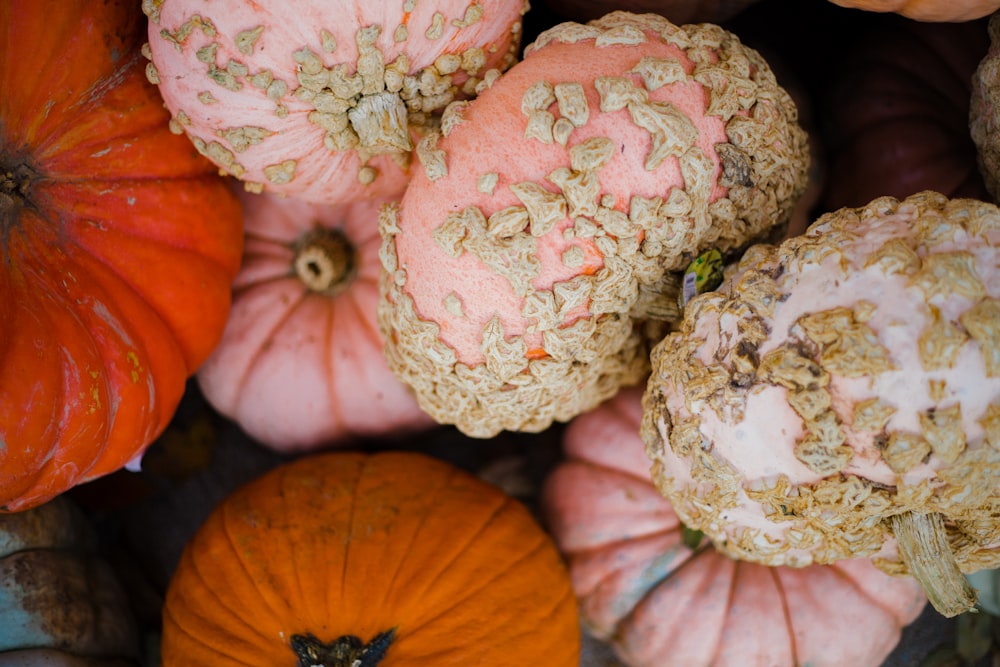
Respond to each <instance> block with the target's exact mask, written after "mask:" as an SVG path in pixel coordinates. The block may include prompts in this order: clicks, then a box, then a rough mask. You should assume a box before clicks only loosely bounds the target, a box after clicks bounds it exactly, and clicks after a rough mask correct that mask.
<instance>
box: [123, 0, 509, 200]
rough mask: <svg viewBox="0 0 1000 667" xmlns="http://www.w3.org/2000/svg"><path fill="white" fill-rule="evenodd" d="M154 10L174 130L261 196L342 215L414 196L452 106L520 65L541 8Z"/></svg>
mask: <svg viewBox="0 0 1000 667" xmlns="http://www.w3.org/2000/svg"><path fill="white" fill-rule="evenodd" d="M142 7H143V10H144V11H145V13H146V15H147V16H148V17H149V49H148V52H147V55H148V57H149V58H150V60H151V62H150V63H149V67H148V69H147V75H148V76H149V78H150V80H151V81H153V82H154V83H157V84H158V85H159V89H160V93H161V95H162V96H163V99H164V101H165V102H166V105H167V108H168V109H169V110H170V112H171V114H172V115H173V123H172V126H173V128H174V129H175V130H176V131H177V132H184V133H186V134H187V135H188V136H189V137H190V138H191V140H192V141H193V142H194V144H195V146H197V148H198V150H200V151H201V152H202V153H204V154H205V155H207V156H208V157H209V158H211V159H212V160H213V161H214V162H215V163H216V164H217V165H219V167H220V168H221V169H222V170H224V171H225V172H227V173H229V174H232V175H234V176H236V177H237V178H239V179H240V180H242V181H244V182H245V184H246V187H247V188H248V189H250V190H252V191H255V192H260V191H263V190H267V191H270V192H280V193H283V194H288V195H295V196H298V197H301V198H303V199H306V200H308V201H312V202H317V203H325V204H336V203H344V202H347V201H353V200H357V199H362V198H367V197H377V196H393V195H397V194H399V193H400V192H401V191H402V189H403V188H404V187H405V184H406V179H407V173H408V172H409V168H410V158H411V151H412V148H413V144H414V143H415V142H416V141H418V140H419V138H420V137H421V136H422V134H423V132H425V131H426V129H427V128H428V127H433V126H435V125H436V124H437V122H438V117H439V116H440V112H441V110H442V109H443V108H444V106H445V105H446V104H448V102H450V101H452V100H453V99H456V98H464V97H469V96H470V95H473V94H474V92H475V87H476V84H477V83H478V82H479V81H480V80H481V79H482V78H483V77H484V76H487V75H488V74H489V73H491V72H493V73H495V72H497V71H501V70H504V69H506V68H507V67H509V66H510V65H511V64H512V63H513V62H514V61H515V60H516V56H517V51H518V49H519V47H520V37H521V16H522V15H523V14H524V12H525V11H526V10H527V2H526V1H525V0H476V1H475V2H468V1H466V0H458V1H443V2H416V1H415V0H397V1H394V2H391V3H390V2H355V1H354V0H308V1H306V2H287V1H286V0H258V1H257V2H242V1H239V0H226V1H219V0H143V3H142ZM490 75H492V74H490Z"/></svg>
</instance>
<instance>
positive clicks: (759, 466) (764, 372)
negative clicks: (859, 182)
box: [643, 192, 1000, 574]
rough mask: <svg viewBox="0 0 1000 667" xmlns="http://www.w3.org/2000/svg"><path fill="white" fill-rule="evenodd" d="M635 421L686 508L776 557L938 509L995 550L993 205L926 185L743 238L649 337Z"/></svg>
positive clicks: (963, 554) (999, 374) (974, 565)
mask: <svg viewBox="0 0 1000 667" xmlns="http://www.w3.org/2000/svg"><path fill="white" fill-rule="evenodd" d="M644 400H645V409H646V414H647V418H646V420H645V423H644V426H643V437H644V439H645V441H646V443H647V446H648V450H649V454H650V456H651V457H652V458H653V459H654V462H655V465H654V475H655V477H656V479H657V483H658V486H659V487H660V489H661V491H662V492H663V493H664V494H665V495H667V496H668V497H669V498H670V499H671V501H672V503H673V504H674V507H675V508H676V510H677V512H678V514H679V515H680V516H681V517H682V519H683V520H684V521H685V523H687V524H689V525H690V526H692V527H694V528H698V529H701V530H703V531H705V532H706V533H707V534H708V535H709V536H710V537H711V538H712V539H713V540H715V542H716V543H717V544H718V545H720V548H721V549H722V550H724V551H725V552H727V553H729V554H731V555H733V556H735V557H739V558H746V559H749V560H753V561H757V562H763V563H767V564H771V565H781V564H788V565H799V566H801V565H807V564H809V563H814V562H815V563H830V562H833V561H836V560H838V559H842V558H850V557H855V556H865V555H871V556H874V557H875V559H876V563H877V564H878V565H879V567H882V568H883V569H885V570H887V571H889V572H892V573H897V574H899V573H904V572H906V571H907V569H906V567H905V566H904V565H903V563H902V562H900V560H899V559H898V558H897V555H896V553H895V541H894V539H893V538H892V536H891V533H890V532H889V529H888V527H887V524H886V519H888V518H889V517H890V516H892V515H896V514H900V513H903V512H914V513H939V514H941V515H942V516H943V517H944V519H945V529H946V533H947V538H948V542H949V546H950V548H951V550H952V552H953V553H954V555H955V559H956V561H957V564H958V566H959V567H960V568H961V569H962V570H963V571H966V572H971V571H975V570H979V569H983V568H987V567H996V566H997V564H998V563H1000V524H998V523H997V520H996V517H997V510H998V503H1000V498H998V495H997V493H996V490H997V480H998V479H1000V210H998V209H997V208H996V207H995V206H993V205H990V204H987V203H984V202H981V201H977V200H971V199H955V200H948V199H947V198H945V197H944V196H942V195H939V194H936V193H931V192H925V193H921V194H919V195H914V196H912V197H909V198H907V199H906V200H903V201H898V200H896V199H892V198H888V197H886V198H881V199H877V200H875V201H873V202H872V203H870V204H869V205H868V206H867V207H865V208H859V209H842V210H840V211H837V212H834V213H829V214H827V215H825V216H823V217H822V218H820V220H818V221H817V222H816V223H815V224H814V225H813V226H812V227H811V228H810V229H809V231H808V232H807V233H806V234H805V235H803V236H800V237H795V238H792V239H789V240H787V241H785V242H784V243H782V244H781V246H778V247H775V246H765V245H761V246H756V247H755V248H753V249H751V250H750V251H749V252H748V253H747V254H746V255H745V256H744V258H743V260H742V261H741V262H740V264H739V265H738V267H737V268H736V269H735V270H734V272H733V273H732V275H731V276H730V277H729V278H728V279H727V280H726V282H725V283H724V285H723V287H722V288H720V290H719V291H718V292H715V293H710V294H705V295H702V296H700V297H697V298H696V299H695V300H693V301H692V302H691V303H690V304H689V305H688V308H687V309H686V311H685V315H684V321H683V323H682V325H681V327H680V329H679V331H678V332H676V333H674V334H671V335H670V336H669V337H668V338H666V339H665V340H664V341H663V342H662V343H661V344H659V345H658V346H657V347H656V348H655V349H654V356H653V375H652V377H651V378H650V381H649V384H648V387H647V392H646V396H645V399H644Z"/></svg>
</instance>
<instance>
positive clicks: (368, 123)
mask: <svg viewBox="0 0 1000 667" xmlns="http://www.w3.org/2000/svg"><path fill="white" fill-rule="evenodd" d="M347 118H348V120H350V121H351V127H352V128H354V132H355V133H356V134H357V135H358V140H359V142H360V148H361V149H362V152H363V153H364V154H366V155H377V154H380V153H409V152H410V151H411V150H413V142H412V141H411V139H410V127H409V124H408V122H407V111H406V103H405V102H403V100H402V98H401V97H400V96H399V95H397V94H396V93H390V92H389V91H381V92H377V93H372V94H370V95H364V96H363V97H362V98H361V99H360V100H358V103H357V105H356V106H354V107H353V108H352V109H351V110H350V111H348V112H347Z"/></svg>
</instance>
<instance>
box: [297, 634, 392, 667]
mask: <svg viewBox="0 0 1000 667" xmlns="http://www.w3.org/2000/svg"><path fill="white" fill-rule="evenodd" d="M395 638H396V629H395V628H393V629H391V630H387V631H386V632H380V633H379V634H377V635H375V637H373V638H372V640H371V641H370V642H368V643H367V644H366V643H365V642H364V641H362V640H361V639H359V638H358V637H355V636H354V635H343V636H341V637H338V638H337V639H335V640H333V641H332V642H330V643H329V644H327V643H324V642H322V641H320V640H319V639H317V638H316V637H315V636H313V635H312V634H305V635H292V638H291V641H290V645H291V648H292V651H294V652H295V656H296V657H297V658H298V659H299V662H298V667H376V665H378V664H379V663H380V662H382V658H384V657H385V654H386V651H388V650H389V646H390V644H392V642H393V640H394V639H395Z"/></svg>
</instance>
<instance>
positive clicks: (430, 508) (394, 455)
mask: <svg viewBox="0 0 1000 667" xmlns="http://www.w3.org/2000/svg"><path fill="white" fill-rule="evenodd" d="M161 646H162V664H163V667H175V666H178V665H183V666H184V667H202V666H204V667H208V666H211V667H236V666H245V665H288V666H291V665H294V664H296V658H297V659H298V661H299V662H298V664H300V665H318V664H323V665H326V667H334V666H335V665H364V666H366V667H374V665H379V666H380V667H398V666H401V665H435V667H448V666H452V665H454V666H459V665H461V666H462V667H466V666H468V665H490V666H496V667H502V666H505V665H507V666H510V667H513V666H515V665H526V664H539V665H541V664H544V665H547V666H552V667H571V666H573V667H575V666H576V665H578V664H579V660H580V637H579V623H578V615H577V610H576V602H575V598H574V596H573V591H572V589H571V587H570V583H569V577H568V576H567V573H566V570H565V567H564V565H563V563H562V561H561V559H560V557H559V554H558V552H557V551H556V549H555V546H554V545H553V543H552V541H551V539H550V538H549V536H548V535H547V534H546V533H545V532H544V531H543V530H542V529H541V527H540V526H539V525H538V524H537V523H536V522H535V520H534V518H533V517H532V516H531V514H530V513H529V512H528V511H527V509H526V508H525V507H524V506H523V505H522V504H520V503H519V502H517V501H515V500H513V499H511V498H510V497H509V496H507V495H506V494H504V493H503V492H501V491H500V490H499V489H498V488H497V487H495V486H492V485H490V484H487V483H486V482H483V481H481V480H479V479H478V478H476V477H475V476H473V475H471V474H469V473H466V472H464V471H462V470H461V469H459V468H456V467H455V466H453V465H451V464H447V463H445V462H443V461H440V460H437V459H434V458H431V457H428V456H425V455H422V454H414V453H403V452H383V453H378V454H364V453H357V452H333V453H326V454H319V455H312V456H307V457H303V458H300V459H298V460H297V461H294V462H292V463H288V464H285V465H283V466H281V467H279V468H276V469H275V470H272V471H271V472H269V473H267V474H265V475H264V476H263V477H260V478H258V479H257V480H256V481H254V482H251V483H250V484H248V485H246V486H244V487H242V488H241V489H240V490H238V491H236V492H235V493H234V494H232V495H231V496H229V497H228V498H227V499H226V500H224V501H223V502H222V503H221V504H220V505H219V506H218V507H217V508H216V509H215V510H214V511H213V512H212V514H211V515H210V516H209V518H208V519H207V521H206V522H205V523H204V524H203V525H202V527H201V528H200V529H199V531H198V532H197V534H196V535H195V537H194V538H193V539H192V540H191V542H190V543H189V544H188V546H187V548H186V549H185V551H184V554H183V556H182V557H181V561H180V563H179V564H178V566H177V569H176V571H175V574H174V576H173V578H172V580H171V582H170V586H169V588H168V590H167V595H166V602H165V606H164V612H163V637H162V645H161ZM338 652H339V655H340V658H339V659H338V658H336V657H335V656H336V655H337V654H338ZM358 661H359V662H358Z"/></svg>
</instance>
